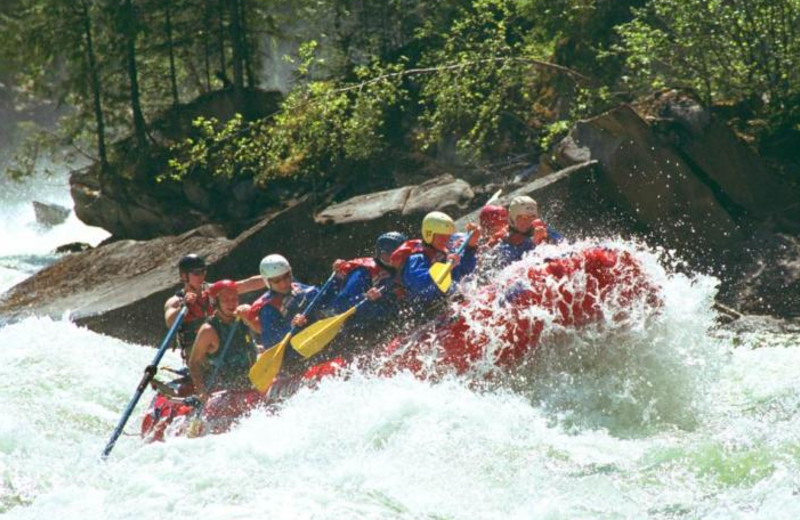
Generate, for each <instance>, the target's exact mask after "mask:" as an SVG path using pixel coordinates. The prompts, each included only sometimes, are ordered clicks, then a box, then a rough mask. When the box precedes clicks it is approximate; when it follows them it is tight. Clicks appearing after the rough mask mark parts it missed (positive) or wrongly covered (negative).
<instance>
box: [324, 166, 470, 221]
mask: <svg viewBox="0 0 800 520" xmlns="http://www.w3.org/2000/svg"><path fill="white" fill-rule="evenodd" d="M474 198H475V193H474V192H473V191H472V188H471V187H470V185H469V184H468V183H467V182H465V181H463V180H461V179H456V178H454V177H453V176H452V175H450V174H445V175H442V176H439V177H436V178H435V179H431V180H429V181H426V182H423V183H422V184H419V185H417V186H404V187H402V188H396V189H393V190H386V191H381V192H377V193H369V194H367V195H359V196H356V197H353V198H351V199H348V200H346V201H344V202H341V203H338V204H334V205H332V206H330V207H328V208H325V209H324V210H322V211H321V212H320V213H319V214H318V215H317V217H316V220H317V222H319V223H321V224H348V223H355V222H365V221H372V220H375V219H377V218H380V217H383V216H385V215H395V216H400V215H402V216H403V217H411V218H417V217H418V216H420V215H425V214H426V213H428V212H429V211H434V210H440V211H450V212H459V213H460V212H461V211H463V210H464V209H465V208H466V207H468V206H469V204H470V203H471V202H472V199H474Z"/></svg>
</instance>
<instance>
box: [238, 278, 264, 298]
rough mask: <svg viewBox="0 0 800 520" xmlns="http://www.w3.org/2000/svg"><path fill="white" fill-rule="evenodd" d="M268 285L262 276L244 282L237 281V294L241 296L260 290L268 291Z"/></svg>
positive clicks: (246, 279)
mask: <svg viewBox="0 0 800 520" xmlns="http://www.w3.org/2000/svg"><path fill="white" fill-rule="evenodd" d="M266 287H267V284H265V283H264V279H263V278H261V276H260V275H255V276H251V277H250V278H245V279H244V280H236V292H237V293H239V294H243V293H248V292H253V291H257V290H259V289H266Z"/></svg>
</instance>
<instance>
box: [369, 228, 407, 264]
mask: <svg viewBox="0 0 800 520" xmlns="http://www.w3.org/2000/svg"><path fill="white" fill-rule="evenodd" d="M406 240H408V237H406V236H405V235H404V234H402V233H400V232H399V231H390V232H388V233H384V234H382V235H381V236H379V237H378V240H376V241H375V256H377V257H379V258H380V256H381V255H382V254H384V253H392V252H393V251H394V250H395V249H397V248H398V247H400V246H401V245H402V244H403V242H405V241H406Z"/></svg>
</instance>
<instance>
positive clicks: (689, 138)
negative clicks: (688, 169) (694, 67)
mask: <svg viewBox="0 0 800 520" xmlns="http://www.w3.org/2000/svg"><path fill="white" fill-rule="evenodd" d="M654 110H655V111H656V113H657V115H658V117H659V119H656V120H654V122H653V123H651V126H653V127H654V128H655V130H656V132H658V133H659V134H661V136H662V138H663V137H665V134H666V138H667V139H668V140H669V142H671V143H672V144H673V145H674V146H675V148H677V149H678V150H679V151H680V152H681V154H682V156H683V158H684V160H685V161H686V162H687V163H689V164H691V166H692V170H693V171H694V172H695V174H696V175H698V176H700V178H701V179H702V180H704V182H705V183H706V184H707V185H708V186H709V187H710V188H711V189H712V191H713V192H714V194H715V196H716V197H717V199H718V200H719V201H720V202H721V203H722V204H723V206H724V207H725V208H726V210H727V211H728V212H729V213H731V214H732V215H734V217H735V218H739V217H741V216H747V217H750V218H755V219H758V220H760V221H761V220H765V219H766V218H768V217H770V216H774V215H776V214H780V213H781V212H782V211H783V210H784V209H785V208H787V207H788V206H790V205H792V204H794V203H795V202H796V201H797V199H798V196H800V194H797V193H793V192H792V190H791V189H788V187H787V186H782V185H781V181H780V180H779V179H778V178H777V177H776V176H775V174H774V173H773V172H771V171H770V170H769V169H768V168H767V167H766V165H765V164H764V163H763V162H762V161H761V159H760V158H759V157H758V156H757V155H755V154H754V153H753V152H752V151H751V150H750V149H749V148H748V147H747V145H745V143H743V142H742V141H740V140H739V139H738V138H737V137H736V135H735V134H734V133H733V131H731V130H730V129H729V128H728V127H727V126H726V125H725V124H724V123H723V122H722V121H720V120H718V119H717V118H715V117H713V116H712V115H711V113H710V111H709V109H708V108H705V107H703V106H701V105H700V104H699V103H698V102H697V101H695V100H694V99H692V98H690V97H688V96H682V95H679V94H678V93H676V92H670V93H668V94H667V95H664V96H661V97H660V98H659V100H658V105H657V106H656V107H655V109H654ZM709 150H713V153H709Z"/></svg>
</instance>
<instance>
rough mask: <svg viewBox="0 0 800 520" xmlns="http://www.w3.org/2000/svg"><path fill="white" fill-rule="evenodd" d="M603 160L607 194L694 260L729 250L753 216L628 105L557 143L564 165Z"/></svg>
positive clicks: (586, 123)
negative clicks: (725, 197)
mask: <svg viewBox="0 0 800 520" xmlns="http://www.w3.org/2000/svg"><path fill="white" fill-rule="evenodd" d="M590 159H591V160H596V161H598V163H599V165H600V167H601V168H602V171H603V175H602V179H601V181H602V182H603V183H605V184H606V186H605V190H604V191H605V193H606V194H607V195H608V196H609V197H610V200H611V201H613V202H614V203H615V204H616V205H617V206H618V207H619V208H620V209H621V210H622V211H623V212H625V213H627V214H630V215H635V216H636V220H637V222H639V223H640V224H641V225H642V226H643V227H645V228H647V229H648V230H649V232H650V234H651V235H652V236H654V237H659V238H660V239H662V240H663V241H665V242H667V243H670V244H679V245H680V249H681V251H682V252H683V253H684V254H685V255H686V256H687V257H690V258H692V259H696V260H701V259H702V258H704V257H705V256H706V255H708V254H709V253H710V252H713V253H719V252H729V251H731V250H732V249H733V248H735V244H737V243H738V242H739V241H741V239H742V238H743V237H744V234H743V231H742V227H741V226H742V225H745V224H749V223H750V222H749V221H745V220H744V219H738V218H735V216H734V215H731V214H730V213H729V212H728V211H727V210H726V208H725V207H724V206H723V204H721V203H720V200H719V199H718V197H717V196H716V194H715V192H714V191H713V190H712V189H711V188H710V187H709V186H708V185H707V184H706V183H704V182H703V181H702V180H701V179H700V178H698V176H697V175H696V173H695V171H694V169H693V168H692V165H690V164H689V163H687V162H686V161H685V160H684V159H683V158H682V157H681V156H680V154H679V153H678V152H677V151H675V150H674V149H673V148H672V147H669V146H664V145H663V144H662V143H661V142H660V141H659V139H658V137H657V136H656V135H655V134H654V133H653V131H652V129H651V128H650V126H649V125H648V124H647V123H646V122H645V121H644V120H643V119H642V118H641V117H639V115H638V114H637V113H636V112H635V111H634V110H633V109H632V108H631V107H630V106H627V105H623V106H621V107H618V108H616V109H614V110H611V111H609V112H607V113H605V114H603V115H601V116H598V117H596V118H593V119H591V120H588V121H581V122H579V123H578V124H576V125H575V127H574V128H573V130H572V131H571V132H570V134H569V135H568V136H567V137H566V138H565V139H564V140H563V141H562V142H561V143H560V144H559V145H558V146H557V147H556V149H555V153H554V155H553V156H552V157H551V160H552V163H554V164H555V165H556V166H558V167H560V168H563V167H566V166H570V165H573V164H577V163H580V162H583V161H586V160H590Z"/></svg>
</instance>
